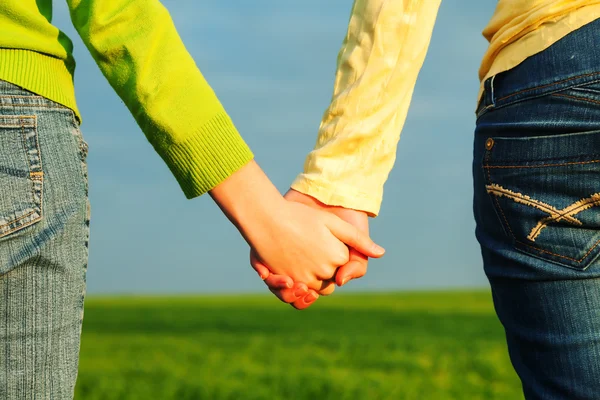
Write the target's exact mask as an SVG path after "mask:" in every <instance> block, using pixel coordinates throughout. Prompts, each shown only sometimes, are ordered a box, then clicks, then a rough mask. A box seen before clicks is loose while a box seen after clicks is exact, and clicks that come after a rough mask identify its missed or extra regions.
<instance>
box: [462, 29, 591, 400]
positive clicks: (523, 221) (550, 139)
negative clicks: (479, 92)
mask: <svg viewBox="0 0 600 400" xmlns="http://www.w3.org/2000/svg"><path fill="white" fill-rule="evenodd" d="M598 37H600V20H596V21H594V22H592V23H590V24H588V25H586V26H584V27H582V28H580V29H578V30H577V31H575V32H573V33H571V34H569V35H568V36H566V37H565V38H563V39H561V40H560V41H559V42H557V43H555V44H554V45H552V46H550V47H549V48H548V49H546V50H544V51H543V52H541V53H538V54H536V55H534V56H532V57H530V58H528V59H527V60H525V61H524V62H523V63H521V64H520V65H519V66H517V67H515V68H513V69H511V70H509V71H506V72H503V73H500V74H498V75H496V76H494V77H492V78H490V79H488V80H487V81H486V82H485V93H484V95H483V98H482V101H481V102H480V105H479V107H478V110H477V117H478V118H477V127H476V131H475V141H474V161H473V175H474V213H475V219H476V223H477V228H476V235H477V239H478V241H479V243H480V245H481V251H482V255H483V261H484V268H485V272H486V275H487V277H488V278H489V281H490V284H491V288H492V294H493V299H494V305H495V309H496V313H497V314H498V317H499V319H500V321H501V322H502V324H503V326H504V329H505V332H506V340H507V344H508V350H509V353H510V357H511V360H512V363H513V366H514V368H515V370H516V372H517V373H518V375H519V377H520V378H521V382H522V384H523V391H524V394H525V397H526V398H527V399H540V400H542V399H543V400H554V399H556V400H558V399H564V400H583V399H586V400H592V399H600V259H599V258H598V256H599V255H600V47H598V44H597V43H598V42H597V40H598Z"/></svg>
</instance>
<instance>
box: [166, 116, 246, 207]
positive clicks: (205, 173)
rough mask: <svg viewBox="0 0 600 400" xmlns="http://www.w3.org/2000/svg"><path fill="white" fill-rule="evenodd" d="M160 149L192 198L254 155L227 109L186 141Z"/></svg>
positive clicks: (209, 188) (205, 190) (183, 188)
mask: <svg viewBox="0 0 600 400" xmlns="http://www.w3.org/2000/svg"><path fill="white" fill-rule="evenodd" d="M157 151H158V153H159V154H160V155H161V157H162V158H163V160H164V161H165V162H166V163H167V165H168V166H169V168H170V169H171V172H172V173H173V175H174V176H175V178H176V179H177V181H178V182H179V185H180V186H181V189H182V190H183V192H184V193H185V196H186V197H187V198H188V199H191V198H194V197H197V196H200V195H202V194H204V193H206V192H208V191H209V190H211V189H212V188H214V187H215V186H217V185H218V184H219V183H221V182H222V181H224V180H225V179H227V178H228V177H229V176H230V175H231V174H233V173H234V172H236V171H237V170H238V169H240V168H241V167H243V166H244V165H245V164H247V163H248V162H250V161H251V160H252V158H253V157H254V156H253V154H252V152H251V151H250V148H249V147H248V145H246V143H245V142H244V139H242V137H241V136H240V134H239V133H238V131H237V129H236V128H235V126H234V125H233V122H232V121H231V119H230V118H229V116H228V115H227V114H226V113H225V112H221V113H219V114H217V115H216V116H215V117H213V118H212V119H211V120H209V121H208V122H207V123H206V124H205V125H204V126H202V127H201V128H200V129H199V130H198V132H197V133H196V134H195V135H193V136H191V137H189V138H187V139H186V140H185V141H184V142H182V143H173V144H170V145H169V146H165V147H164V148H162V149H157Z"/></svg>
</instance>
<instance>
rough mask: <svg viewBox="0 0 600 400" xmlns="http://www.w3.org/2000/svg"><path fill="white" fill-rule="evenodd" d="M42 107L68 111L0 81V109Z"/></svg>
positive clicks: (63, 107)
mask: <svg viewBox="0 0 600 400" xmlns="http://www.w3.org/2000/svg"><path fill="white" fill-rule="evenodd" d="M25 106H27V107H42V108H45V109H56V110H70V109H69V108H67V107H65V106H63V105H61V104H58V103H55V102H53V101H52V100H48V99H47V98H45V97H43V96H39V95H37V94H35V93H32V92H30V91H29V90H26V89H23V88H22V87H20V86H17V85H15V84H12V83H10V82H7V81H4V80H2V79H0V108H2V107H25Z"/></svg>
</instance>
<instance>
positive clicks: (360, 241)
mask: <svg viewBox="0 0 600 400" xmlns="http://www.w3.org/2000/svg"><path fill="white" fill-rule="evenodd" d="M326 215H328V216H329V217H328V218H327V226H328V227H329V230H330V231H331V233H333V234H334V235H335V237H337V238H338V239H339V240H341V241H342V242H344V243H346V244H347V245H348V246H350V247H352V248H353V249H356V250H358V251H359V252H361V253H363V254H364V255H365V256H367V257H373V258H379V257H381V256H383V254H384V253H385V249H384V248H383V247H381V246H378V245H377V244H375V242H373V241H372V240H371V238H370V237H369V235H367V234H366V233H364V232H362V231H360V230H359V229H358V228H356V227H355V226H354V225H351V224H349V223H348V222H346V221H344V220H342V219H341V218H339V217H337V216H335V215H332V214H326Z"/></svg>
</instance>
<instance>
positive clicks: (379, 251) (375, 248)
mask: <svg viewBox="0 0 600 400" xmlns="http://www.w3.org/2000/svg"><path fill="white" fill-rule="evenodd" d="M373 249H374V250H375V252H376V253H379V254H383V253H385V249H384V248H383V247H381V246H379V245H378V244H376V245H375V246H374V247H373Z"/></svg>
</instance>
